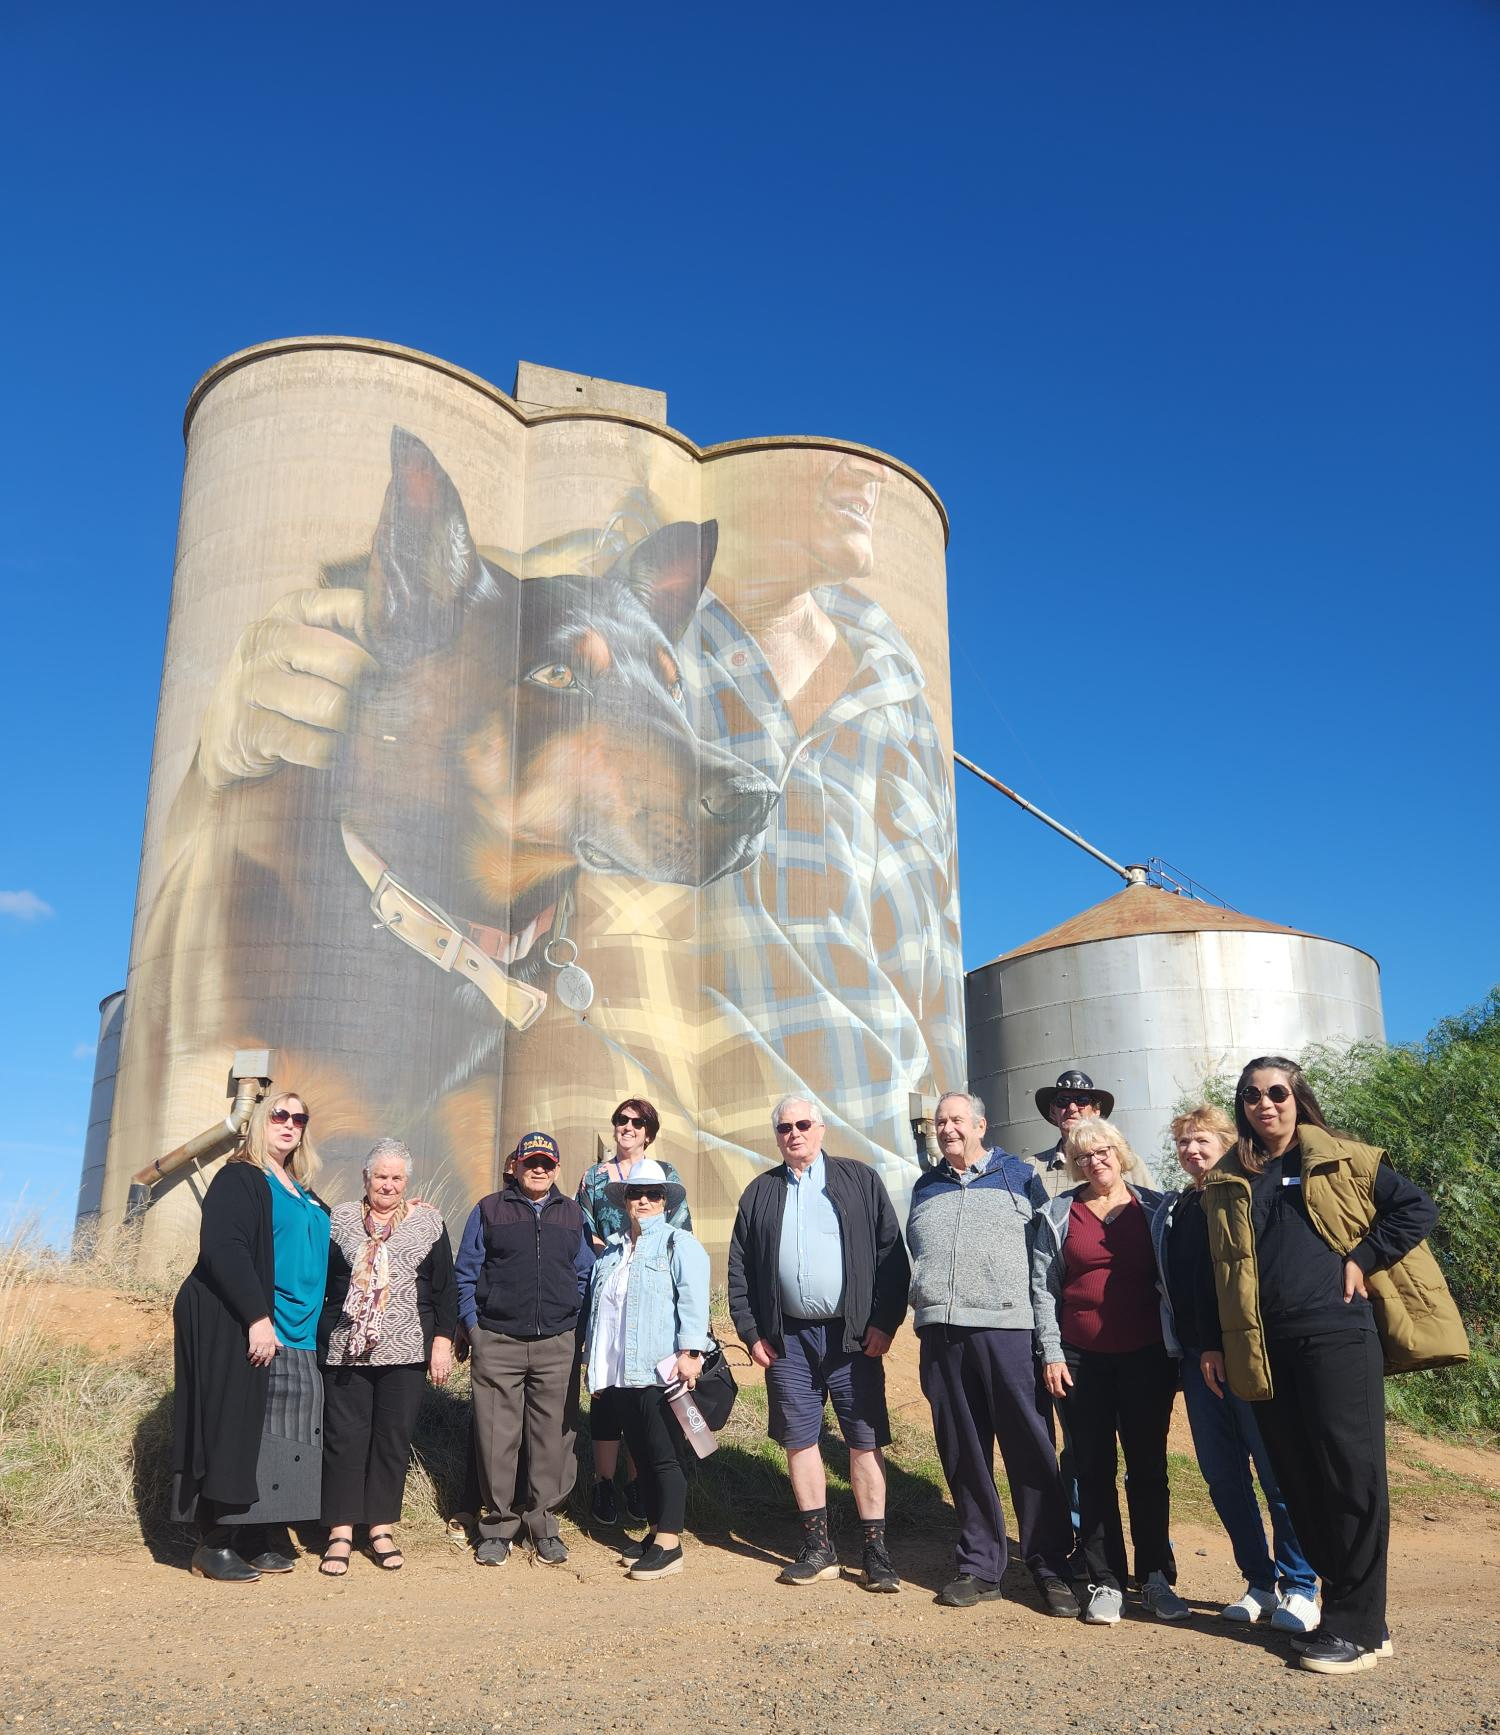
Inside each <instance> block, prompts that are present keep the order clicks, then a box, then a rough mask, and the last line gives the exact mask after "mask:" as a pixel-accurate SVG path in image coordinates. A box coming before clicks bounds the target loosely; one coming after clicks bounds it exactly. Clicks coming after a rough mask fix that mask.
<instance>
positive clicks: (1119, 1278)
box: [1033, 1120, 1191, 1626]
mask: <svg viewBox="0 0 1500 1735" xmlns="http://www.w3.org/2000/svg"><path fill="white" fill-rule="evenodd" d="M1063 1156H1064V1158H1065V1159H1066V1161H1067V1163H1068V1166H1069V1169H1070V1171H1071V1173H1072V1174H1073V1175H1074V1176H1075V1177H1076V1178H1077V1179H1078V1181H1079V1182H1080V1183H1081V1184H1080V1185H1079V1186H1077V1187H1075V1188H1074V1189H1073V1191H1072V1192H1071V1193H1062V1194H1060V1195H1059V1196H1058V1197H1057V1198H1056V1199H1054V1200H1053V1201H1052V1204H1051V1206H1050V1207H1049V1208H1048V1211H1047V1214H1046V1215H1045V1216H1044V1217H1043V1218H1041V1220H1040V1223H1039V1234H1038V1239H1037V1252H1036V1267H1035V1273H1034V1282H1033V1293H1034V1299H1035V1301H1036V1304H1037V1305H1036V1318H1037V1335H1038V1337H1039V1339H1040V1341H1041V1351H1042V1360H1043V1364H1044V1369H1045V1378H1046V1382H1047V1390H1048V1391H1049V1392H1050V1393H1051V1394H1052V1396H1053V1397H1054V1398H1055V1399H1056V1400H1057V1403H1058V1405H1059V1407H1060V1408H1062V1409H1063V1410H1064V1411H1065V1413H1066V1416H1067V1421H1068V1430H1069V1433H1070V1435H1071V1437H1072V1441H1073V1460H1074V1465H1075V1468H1076V1470H1077V1474H1078V1519H1079V1523H1078V1552H1079V1555H1080V1557H1081V1559H1082V1563H1083V1567H1084V1570H1085V1571H1086V1572H1087V1574H1088V1601H1087V1603H1086V1605H1085V1609H1084V1616H1083V1618H1084V1619H1085V1620H1086V1621H1090V1622H1092V1623H1093V1624H1094V1625H1096V1626H1112V1625H1113V1624H1114V1623H1115V1622H1116V1621H1118V1620H1119V1618H1120V1608H1121V1604H1122V1601H1123V1597H1122V1590H1123V1587H1122V1585H1121V1583H1120V1579H1121V1576H1122V1573H1121V1568H1122V1566H1123V1562H1122V1561H1119V1560H1114V1561H1111V1559H1110V1553H1111V1551H1110V1549H1109V1548H1108V1546H1107V1540H1106V1539H1107V1537H1108V1535H1109V1533H1110V1531H1111V1529H1116V1528H1117V1527H1118V1523H1119V1511H1118V1503H1117V1495H1116V1492H1115V1470H1116V1463H1117V1459H1116V1448H1115V1441H1116V1439H1117V1438H1118V1440H1119V1443H1120V1445H1121V1446H1122V1447H1123V1448H1124V1451H1125V1471H1126V1480H1125V1502H1126V1505H1127V1507H1128V1508H1129V1512H1130V1539H1131V1542H1132V1543H1133V1544H1134V1546H1135V1573H1136V1577H1137V1579H1138V1580H1139V1581H1140V1585H1141V1597H1142V1600H1143V1601H1144V1602H1145V1604H1146V1606H1147V1607H1148V1608H1149V1609H1150V1610H1151V1611H1152V1612H1153V1613H1154V1614H1155V1615H1156V1616H1157V1617H1158V1618H1159V1619H1161V1620H1167V1621H1175V1620H1182V1619H1183V1618H1184V1617H1185V1616H1186V1615H1188V1614H1189V1613H1190V1612H1191V1611H1190V1610H1189V1608H1188V1605H1187V1604H1186V1603H1185V1602H1184V1601H1183V1600H1182V1598H1181V1597H1180V1596H1178V1595H1177V1593H1176V1592H1175V1591H1174V1590H1173V1589H1172V1587H1171V1585H1170V1584H1169V1583H1168V1580H1167V1574H1168V1570H1169V1566H1170V1562H1171V1547H1170V1545H1169V1543H1168V1541H1167V1513H1168V1507H1167V1424H1168V1422H1169V1421H1170V1420H1171V1417H1172V1397H1173V1394H1174V1393H1175V1391H1176V1389H1177V1364H1176V1362H1175V1361H1174V1360H1173V1358H1172V1357H1171V1356H1170V1355H1168V1353H1167V1350H1166V1346H1165V1344H1164V1343H1163V1341H1162V1329H1161V1300H1160V1296H1159V1294H1158V1292H1157V1287H1156V1277H1157V1272H1156V1255H1155V1253H1154V1252H1153V1250H1152V1246H1151V1227H1150V1215H1151V1212H1152V1211H1154V1210H1155V1208H1156V1207H1157V1205H1159V1204H1160V1202H1161V1195H1160V1193H1158V1192H1156V1191H1154V1190H1153V1189H1152V1188H1150V1187H1149V1186H1146V1185H1144V1184H1143V1183H1144V1182H1145V1181H1146V1180H1147V1179H1148V1176H1147V1173H1146V1168H1145V1165H1144V1164H1143V1163H1142V1162H1141V1160H1140V1158H1139V1157H1137V1156H1136V1154H1135V1152H1134V1151H1132V1150H1131V1148H1130V1146H1129V1145H1128V1144H1127V1143H1126V1142H1125V1138H1124V1136H1123V1134H1122V1133H1121V1132H1120V1130H1119V1129H1118V1128H1117V1127H1115V1126H1113V1125H1111V1124H1110V1122H1109V1121H1104V1120H1086V1121H1081V1122H1080V1123H1079V1124H1078V1125H1077V1126H1075V1127H1074V1128H1073V1130H1072V1131H1071V1132H1070V1133H1069V1134H1068V1136H1067V1138H1066V1140H1065V1141H1064V1143H1063Z"/></svg>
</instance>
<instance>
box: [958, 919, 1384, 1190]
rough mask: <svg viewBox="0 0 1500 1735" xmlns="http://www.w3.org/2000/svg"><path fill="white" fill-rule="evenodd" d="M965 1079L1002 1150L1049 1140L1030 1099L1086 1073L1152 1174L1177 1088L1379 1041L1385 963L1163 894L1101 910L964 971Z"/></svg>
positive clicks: (1178, 1092)
mask: <svg viewBox="0 0 1500 1735" xmlns="http://www.w3.org/2000/svg"><path fill="white" fill-rule="evenodd" d="M965 986H966V994H967V1004H968V1030H969V1077H970V1079H971V1080H972V1081H973V1085H974V1088H975V1089H976V1090H977V1091H978V1092H979V1093H980V1095H981V1096H983V1097H984V1099H985V1101H986V1103H987V1104H988V1105H989V1111H990V1113H989V1121H990V1131H991V1134H992V1135H993V1137H994V1138H995V1140H996V1141H997V1142H998V1143H1000V1144H1001V1145H1003V1146H1004V1147H1005V1148H1006V1149H1007V1150H1012V1151H1018V1152H1025V1151H1036V1150H1040V1149H1043V1148H1045V1146H1046V1145H1048V1144H1049V1143H1051V1141H1052V1138H1053V1137H1055V1133H1054V1134H1050V1135H1049V1132H1048V1128H1047V1126H1046V1124H1045V1123H1044V1122H1043V1121H1042V1120H1041V1119H1040V1118H1039V1117H1038V1115H1037V1112H1036V1107H1035V1104H1034V1101H1033V1093H1034V1092H1035V1091H1036V1090H1037V1089H1038V1088H1039V1087H1040V1086H1042V1085H1046V1084H1051V1083H1052V1082H1053V1080H1054V1079H1055V1078H1056V1077H1057V1075H1058V1073H1059V1072H1061V1071H1063V1070H1064V1068H1066V1067H1069V1066H1080V1067H1082V1068H1083V1070H1084V1071H1085V1072H1087V1073H1089V1074H1090V1075H1091V1076H1092V1077H1093V1079H1094V1081H1095V1083H1096V1084H1098V1085H1100V1086H1101V1087H1103V1088H1106V1089H1108V1090H1110V1091H1112V1092H1113V1093H1114V1096H1115V1111H1114V1119H1115V1121H1116V1122H1117V1123H1118V1124H1119V1126H1120V1127H1121V1128H1122V1130H1123V1131H1124V1133H1125V1135H1126V1137H1127V1138H1128V1139H1129V1140H1130V1142H1131V1144H1132V1145H1133V1146H1134V1147H1135V1148H1136V1150H1138V1151H1139V1152H1140V1153H1141V1154H1142V1156H1144V1157H1146V1158H1147V1160H1148V1161H1151V1162H1153V1163H1155V1162H1156V1161H1157V1160H1158V1159H1159V1157H1160V1156H1161V1154H1162V1152H1163V1150H1164V1148H1165V1147H1164V1141H1165V1135H1166V1129H1167V1122H1168V1120H1169V1119H1170V1118H1171V1113H1172V1109H1173V1107H1174V1105H1175V1104H1176V1103H1177V1101H1178V1100H1179V1098H1180V1097H1181V1095H1182V1093H1183V1092H1184V1091H1188V1090H1191V1089H1192V1088H1193V1087H1194V1086H1195V1085H1197V1084H1198V1083H1199V1082H1200V1081H1201V1080H1202V1079H1203V1078H1204V1076H1205V1075H1206V1074H1208V1073H1209V1072H1217V1071H1222V1070H1226V1069H1238V1068H1239V1067H1240V1066H1242V1065H1243V1064H1244V1062H1245V1061H1246V1060H1249V1059H1252V1058H1253V1057H1254V1056H1255V1055H1257V1054H1265V1053H1277V1054H1287V1055H1290V1056H1292V1057H1293V1058H1296V1057H1299V1056H1300V1055H1302V1054H1303V1053H1305V1052H1306V1050H1308V1049H1309V1048H1311V1047H1312V1046H1314V1045H1315V1044H1327V1045H1330V1046H1335V1047H1343V1046H1348V1045H1349V1044H1351V1043H1354V1042H1359V1041H1367V1040H1370V1041H1381V1040H1383V1038H1384V1034H1385V1025H1384V1019H1383V1017H1382V1014H1381V1005H1380V966H1379V965H1378V964H1377V963H1376V961H1375V960H1374V959H1373V958H1372V957H1371V956H1370V955H1369V954H1368V953H1367V952H1362V951H1360V950H1358V949H1357V948H1356V947H1353V946H1347V945H1343V944H1341V943H1339V942H1338V941H1336V940H1325V939H1320V938H1319V937H1318V936H1317V935H1315V934H1306V933H1301V932H1299V931H1298V930H1297V929H1295V928H1286V927H1281V926H1280V925H1278V924H1277V923H1275V922H1265V921H1261V920H1259V919H1258V918H1257V917H1255V916H1246V915H1242V914H1240V913H1239V912H1238V911H1236V910H1228V909H1223V908H1220V907H1218V906H1216V905H1212V904H1206V903H1200V902H1198V901H1196V900H1195V899H1192V898H1188V897H1183V896H1181V895H1179V894H1177V893H1174V892H1168V891H1163V890H1161V889H1160V888H1159V887H1156V886H1151V885H1145V884H1132V885H1127V886H1126V887H1125V888H1124V889H1123V890H1122V891H1119V892H1117V893H1115V895H1114V896H1113V897H1110V898H1106V899H1105V900H1104V902H1103V903H1100V904H1095V905H1094V906H1093V907H1092V908H1091V909H1088V910H1085V911H1084V912H1083V913H1082V914H1081V915H1078V916H1074V917H1073V918H1072V919H1071V920H1070V921H1066V922H1064V923H1062V925H1061V926H1060V927H1056V928H1053V929H1052V930H1051V931H1050V932H1049V933H1045V934H1042V935H1039V936H1038V937H1037V938H1036V939H1034V940H1030V941H1028V942H1027V943H1026V944H1025V945H1023V946H1017V947H1016V948H1015V949H1014V950H1013V951H1010V952H1007V953H1004V954H1003V955H1002V956H1001V957H999V958H996V959H995V960H994V961H993V962H991V963H989V964H984V965H981V966H980V967H979V968H978V969H976V970H972V971H970V972H969V974H968V977H967V980H966V984H965Z"/></svg>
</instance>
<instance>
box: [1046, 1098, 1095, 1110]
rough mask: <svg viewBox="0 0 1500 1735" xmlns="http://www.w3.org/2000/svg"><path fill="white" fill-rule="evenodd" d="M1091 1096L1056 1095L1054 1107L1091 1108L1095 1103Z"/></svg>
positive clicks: (1053, 1102)
mask: <svg viewBox="0 0 1500 1735" xmlns="http://www.w3.org/2000/svg"><path fill="white" fill-rule="evenodd" d="M1093 1101H1094V1099H1093V1097H1091V1096H1077V1095H1073V1096H1055V1097H1053V1099H1052V1106H1053V1107H1054V1108H1089V1107H1091V1106H1092V1104H1093Z"/></svg>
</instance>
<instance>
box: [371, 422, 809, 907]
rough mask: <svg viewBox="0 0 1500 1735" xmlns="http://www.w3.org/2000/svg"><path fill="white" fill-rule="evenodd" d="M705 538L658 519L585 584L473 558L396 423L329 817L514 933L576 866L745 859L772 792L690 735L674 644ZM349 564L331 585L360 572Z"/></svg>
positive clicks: (646, 874)
mask: <svg viewBox="0 0 1500 1735" xmlns="http://www.w3.org/2000/svg"><path fill="white" fill-rule="evenodd" d="M716 543H717V527H716V525H715V524H714V523H712V522H709V523H707V524H703V525H698V524H690V523H678V524H669V525H667V526H666V527H665V528H664V529H662V530H660V531H658V532H656V534H655V535H653V536H650V537H648V538H646V539H645V540H644V541H642V542H640V543H638V544H637V545H636V546H635V547H634V548H633V549H631V550H630V551H629V552H628V553H627V554H626V555H624V556H622V557H621V559H620V560H619V561H618V562H617V563H616V565H615V566H614V567H613V568H612V569H611V570H610V572H609V573H608V574H607V575H606V576H605V577H604V578H602V579H591V578H585V577H582V576H568V577H556V578H535V579H531V580H528V581H526V582H524V583H523V582H522V581H521V580H519V579H517V578H516V577H515V576H514V575H513V574H511V573H509V572H506V571H505V570H504V569H503V568H501V567H499V566H497V565H495V564H493V563H492V562H489V561H486V560H485V559H483V558H482V557H481V556H480V554H479V552H478V550H477V548H476V547H475V545H474V540H473V537H472V535H471V534H470V531H469V523H468V517H467V515H466V513H465V511H464V508H463V503H462V501H461V500H460V499H459V495H458V491H457V489H456V488H455V487H454V485H453V482H452V480H451V479H450V478H449V476H448V474H447V473H446V471H444V470H443V468H442V466H441V465H440V464H439V463H438V462H437V460H436V458H434V457H433V455H432V453H431V452H430V451H429V450H428V448H427V447H426V446H425V445H424V444H423V443H422V442H421V441H420V440H418V439H417V438H416V437H415V436H414V435H412V434H409V433H407V432H406V431H405V430H404V429H401V428H397V429H395V430H393V432H392V435H391V481H390V486H389V487H388V489H387V491H386V497H385V504H384V507H383V509H382V511H381V516H380V523H379V525H378V527H377V529H376V532H375V538H374V543H373V545H372V548H371V551H370V558H369V561H368V564H367V565H366V567H365V568H364V570H363V574H362V582H363V584H364V588H365V593H366V603H365V619H366V637H367V640H368V643H369V648H370V649H371V651H372V652H373V653H374V655H375V657H376V658H377V659H378V662H379V664H380V671H379V673H378V674H376V675H374V676H372V677H371V679H370V681H369V683H368V685H367V687H366V688H365V689H364V690H363V691H362V693H361V697H360V703H359V707H358V716H357V718H356V720H355V723H354V726H353V728H352V729H351V731H350V735H349V738H348V742H347V748H346V752H345V755H344V759H343V762H342V765H341V768H340V776H341V779H342V787H341V791H340V800H341V813H342V816H343V817H344V818H345V819H346V821H347V822H348V823H349V824H351V825H352V826H353V827H354V828H355V829H356V830H358V831H359V832H360V834H361V835H362V836H363V837H364V838H365V839H366V840H367V841H368V842H369V843H370V844H371V846H372V847H373V848H375V849H376V850H377V851H378V852H379V853H380V854H381V855H382V856H383V857H384V858H385V859H386V860H387V861H388V862H389V863H390V864H391V866H392V868H393V869H396V870H397V871H398V872H400V873H401V874H402V876H403V877H404V878H406V879H407V880H408V882H409V883H411V884H413V885H415V886H418V887H420V888H421V889H422V890H423V891H424V892H425V893H427V895H429V896H431V897H433V898H435V899H437V901H438V902H440V903H442V904H443V905H444V906H445V907H446V908H447V909H448V910H449V911H450V912H451V913H453V914H454V915H459V914H462V915H464V916H467V917H469V918H470V919H476V918H477V919H479V920H483V921H486V922H489V923H493V924H494V925H496V926H498V927H502V928H506V929H508V930H509V931H511V932H520V931H521V930H522V929H523V928H524V927H525V926H526V924H527V923H528V922H529V921H530V920H532V919H533V918H534V917H535V916H536V915H537V914H538V912H540V911H543V910H545V909H546V908H547V907H548V906H549V905H550V904H551V903H553V902H555V901H556V898H557V895H558V893H559V891H560V890H561V889H562V887H563V885H564V884H565V883H566V882H567V881H568V880H570V879H571V878H572V877H573V875H575V874H576V873H577V872H578V871H579V870H580V869H584V870H587V871H589V872H592V873H616V874H635V875H638V876H640V877H641V878H643V879H652V880H663V881H667V882H670V883H672V884H677V885H691V886H701V885H707V884H708V883H709V882H710V881H712V880H715V879H718V878H719V877H721V876H722V875H724V874H728V873H733V872H734V871H735V870H736V869H738V868H742V867H744V866H746V865H747V864H748V863H749V862H751V861H753V860H754V859H755V856H756V855H757V853H758V852H759V848H760V836H761V833H762V832H763V831H764V829H765V826H766V823H767V821H768V820H769V818H770V816H771V812H772V809H773V808H774V806H775V803H776V799H777V795H776V789H775V786H774V785H773V784H772V783H771V782H770V781H769V780H768V779H767V778H766V777H764V776H763V775H762V774H761V773H760V772H758V771H756V770H754V769H753V768H752V767H750V766H748V765H746V764H745V763H744V761H743V760H740V759H737V758H735V757H734V756H733V755H732V754H730V753H728V752H726V751H725V750H724V749H722V748H720V747H715V746H713V745H711V744H709V743H707V742H705V741H702V740H700V739H699V738H698V737H697V736H696V735H695V734H694V733H693V730H692V728H691V726H690V724H689V722H688V719H687V716H686V713H685V711H684V709H683V694H682V683H681V678H680V673H679V667H678V662H677V656H676V646H677V643H678V641H679V640H680V639H681V638H682V636H683V634H684V632H685V631H686V630H687V628H688V626H689V624H690V623H691V621H692V619H693V614H694V611H695V609H696V608H697V605H698V599H699V596H700V594H701V592H702V590H703V587H704V584H705V583H706V582H707V579H708V575H709V571H710V568H711V566H712V564H713V556H714V550H715V547H716ZM360 581H361V575H359V574H358V573H354V574H349V573H346V574H344V575H341V578H340V582H346V583H347V582H360Z"/></svg>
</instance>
